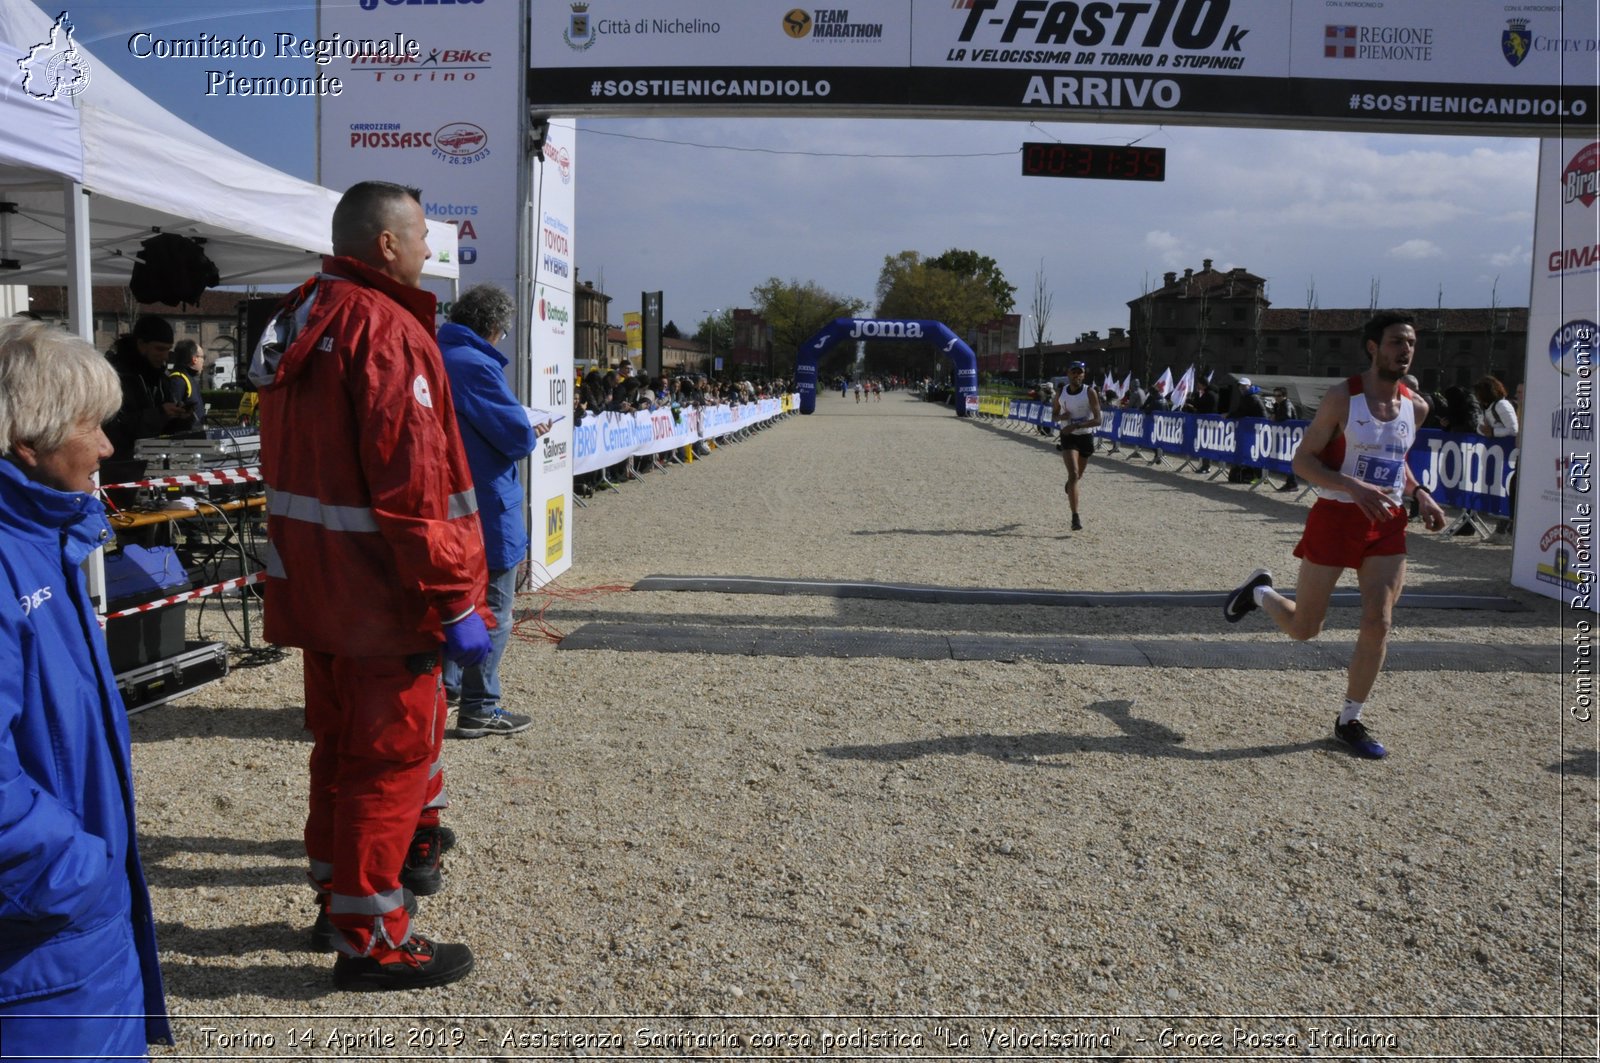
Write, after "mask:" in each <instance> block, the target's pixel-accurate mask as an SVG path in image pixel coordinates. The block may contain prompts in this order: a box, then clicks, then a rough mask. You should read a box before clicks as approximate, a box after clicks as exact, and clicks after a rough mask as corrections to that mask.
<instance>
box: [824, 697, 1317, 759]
mask: <svg viewBox="0 0 1600 1063" xmlns="http://www.w3.org/2000/svg"><path fill="white" fill-rule="evenodd" d="M1135 704H1136V702H1135V701H1120V700H1119V701H1097V702H1094V703H1092V704H1089V705H1086V706H1084V708H1085V709H1087V710H1088V711H1090V712H1094V713H1099V714H1100V715H1101V716H1104V717H1105V718H1106V719H1108V720H1110V721H1111V722H1112V723H1114V724H1116V726H1117V727H1118V728H1119V729H1120V730H1121V731H1122V734H1121V735H1117V736H1106V735H1072V734H1060V733H1052V732H1036V733H1034V734H1022V735H994V734H975V735H947V736H945V737H943V738H927V739H922V740H920V741H915V742H886V743H883V744H881V745H873V746H833V747H831V748H828V749H824V750H823V751H822V752H823V753H824V754H825V755H826V756H829V757H833V758H834V759H836V760H865V761H896V760H915V759H917V758H918V757H931V756H980V757H989V758H991V759H993V760H1000V761H1019V760H1024V761H1030V762H1031V760H1033V759H1034V758H1039V757H1054V756H1062V755H1064V754H1071V753H1114V754H1124V755H1131V756H1140V757H1157V758H1167V759H1174V760H1194V761H1210V762H1213V763H1224V762H1228V761H1235V760H1259V759H1261V758H1264V757H1280V756H1286V755H1288V754H1291V753H1307V752H1310V751H1312V750H1316V749H1327V748H1331V747H1332V745H1333V743H1332V741H1331V740H1327V741H1315V742H1287V743H1282V744H1279V745H1260V746H1244V747H1241V748H1238V749H1214V750H1209V751H1207V750H1197V749H1187V748H1185V747H1184V746H1183V742H1184V736H1183V735H1182V734H1180V733H1179V732H1177V731H1174V730H1173V729H1172V728H1170V727H1168V726H1166V725H1165V724H1162V723H1157V722H1155V721H1153V720H1143V719H1140V718H1138V717H1136V716H1134V715H1133V707H1134V705H1135ZM1042 766H1044V767H1058V768H1059V767H1066V766H1067V765H1066V764H1065V763H1061V762H1055V763H1049V764H1043V765H1042Z"/></svg>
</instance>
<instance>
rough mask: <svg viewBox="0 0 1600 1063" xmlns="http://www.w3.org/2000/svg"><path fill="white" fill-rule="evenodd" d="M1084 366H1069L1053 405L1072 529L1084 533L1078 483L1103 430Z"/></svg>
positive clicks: (1096, 402)
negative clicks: (1059, 436)
mask: <svg viewBox="0 0 1600 1063" xmlns="http://www.w3.org/2000/svg"><path fill="white" fill-rule="evenodd" d="M1083 372H1084V365H1083V363H1082V362H1073V363H1072V364H1071V365H1069V366H1067V383H1066V386H1064V387H1063V388H1062V389H1061V390H1060V391H1059V392H1058V393H1057V394H1056V401H1055V403H1054V412H1055V418H1056V422H1057V423H1058V424H1060V425H1061V460H1062V461H1064V462H1065V463H1066V465H1067V505H1068V506H1070V507H1072V530H1073V531H1082V530H1083V521H1081V520H1079V519H1078V483H1079V481H1081V480H1082V479H1083V470H1084V469H1086V468H1087V467H1088V465H1089V455H1091V454H1093V453H1094V433H1095V431H1096V430H1097V429H1098V428H1099V427H1100V398H1099V396H1097V395H1096V394H1095V393H1094V388H1091V387H1088V386H1087V385H1085V384H1084V382H1083Z"/></svg>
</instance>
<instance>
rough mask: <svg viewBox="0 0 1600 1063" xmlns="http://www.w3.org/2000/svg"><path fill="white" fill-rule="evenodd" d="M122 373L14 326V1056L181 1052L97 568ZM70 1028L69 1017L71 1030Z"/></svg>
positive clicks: (5, 946) (0, 1021)
mask: <svg viewBox="0 0 1600 1063" xmlns="http://www.w3.org/2000/svg"><path fill="white" fill-rule="evenodd" d="M121 404H122V390H121V387H120V386H119V384H118V382H117V374H116V372H115V371H114V370H113V369H112V368H111V366H110V365H109V364H108V363H107V362H106V360H105V359H104V358H103V357H101V356H100V355H99V354H98V353H97V352H96V351H95V350H94V349H93V348H92V347H90V346H89V345H88V344H87V343H85V342H83V341H82V340H80V339H78V338H77V337H76V336H72V335H70V334H68V333H66V332H62V331H60V330H58V329H56V328H54V327H53V326H50V325H45V324H43V323H41V322H37V321H27V320H23V319H21V318H10V319H6V320H4V321H3V322H0V459H3V460H0V1049H3V1051H4V1052H5V1054H6V1055H8V1056H11V1055H18V1056H26V1055H34V1056H50V1057H84V1058H91V1059H94V1058H105V1057H110V1056H122V1057H127V1056H134V1057H139V1056H143V1055H144V1054H145V1046H146V1045H147V1044H150V1043H157V1042H160V1043H167V1044H170V1043H171V1042H172V1030H171V1027H170V1025H169V1024H168V1022H167V1013H166V1002H165V999H164V997H163V994H162V990H161V971H160V968H159V967H158V966H157V963H156V941H155V925H154V922H153V920H152V917H151V912H150V895H149V891H148V890H147V889H146V887H145V880H144V872H143V870H142V869H141V867H140V864H139V851H138V845H137V842H136V840H135V824H134V815H133V790H132V777H133V773H132V766H131V764H130V757H129V744H128V719H127V713H126V710H125V709H124V708H123V704H122V697H121V695H120V694H119V693H118V692H117V687H116V682H115V680H114V678H113V676H112V672H111V662H110V659H109V658H108V657H107V656H106V648H105V638H104V636H103V635H102V634H101V631H100V626H99V623H98V621H97V619H96V617H95V613H94V609H93V607H92V605H91V603H90V601H89V596H88V588H87V585H86V581H85V579H84V575H83V571H82V569H81V567H80V566H81V565H82V564H83V561H84V559H85V558H87V557H88V556H89V554H90V553H92V552H93V551H94V549H95V548H96V547H98V546H100V545H101V544H102V543H104V542H105V541H107V540H108V539H109V538H110V535H111V529H110V526H109V525H108V524H107V522H106V516H105V509H104V507H103V506H102V505H101V504H100V502H99V501H97V500H96V499H95V497H94V495H93V491H94V486H95V485H94V474H95V471H96V470H97V469H98V468H99V466H100V461H101V459H102V458H105V457H107V456H109V455H110V453H111V444H110V442H109V441H108V440H107V439H106V435H105V433H104V432H103V431H102V430H101V425H102V424H103V423H104V422H105V421H106V420H107V419H108V418H110V417H111V416H112V415H113V414H115V413H116V412H117V410H118V408H119V407H120V406H121ZM69 1016H70V1017H69Z"/></svg>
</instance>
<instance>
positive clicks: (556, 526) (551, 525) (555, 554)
mask: <svg viewBox="0 0 1600 1063" xmlns="http://www.w3.org/2000/svg"><path fill="white" fill-rule="evenodd" d="M566 559H567V496H566V495H565V494H560V495H555V496H553V497H551V498H547V499H545V503H544V566H545V568H546V569H549V568H551V567H552V566H557V565H559V566H560V567H561V568H567V567H569V566H568V565H563V564H562V562H563V561H566ZM539 582H544V581H542V580H541V581H539Z"/></svg>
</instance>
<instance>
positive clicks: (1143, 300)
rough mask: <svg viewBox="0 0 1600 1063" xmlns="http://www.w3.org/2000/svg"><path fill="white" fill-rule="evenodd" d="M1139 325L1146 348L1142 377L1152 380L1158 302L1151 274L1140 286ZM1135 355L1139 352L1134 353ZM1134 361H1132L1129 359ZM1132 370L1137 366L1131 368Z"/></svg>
mask: <svg viewBox="0 0 1600 1063" xmlns="http://www.w3.org/2000/svg"><path fill="white" fill-rule="evenodd" d="M1135 313H1136V314H1137V319H1136V321H1135V323H1136V324H1137V325H1138V327H1139V328H1138V331H1139V342H1140V344H1141V345H1142V346H1143V347H1144V367H1143V368H1142V369H1140V371H1139V372H1140V376H1141V378H1142V379H1144V380H1149V379H1150V371H1151V370H1150V366H1151V364H1152V363H1153V362H1154V361H1155V342H1156V336H1155V322H1156V301H1155V298H1154V296H1153V295H1152V294H1151V292H1150V274H1148V273H1146V274H1145V275H1144V282H1143V283H1142V284H1140V286H1139V309H1138V310H1137V311H1135ZM1134 353H1135V354H1136V353H1137V352H1134ZM1129 360H1130V361H1132V359H1131V358H1130V359H1129ZM1129 368H1130V369H1133V368H1137V366H1132V365H1131V366H1129Z"/></svg>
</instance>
